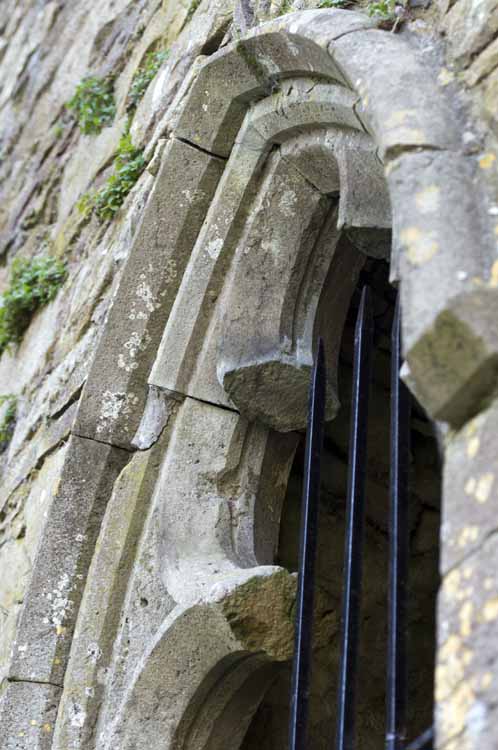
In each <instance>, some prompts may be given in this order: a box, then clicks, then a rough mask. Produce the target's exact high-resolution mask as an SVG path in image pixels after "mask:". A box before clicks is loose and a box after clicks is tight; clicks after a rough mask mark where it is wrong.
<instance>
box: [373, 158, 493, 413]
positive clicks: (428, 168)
mask: <svg viewBox="0 0 498 750" xmlns="http://www.w3.org/2000/svg"><path fill="white" fill-rule="evenodd" d="M476 170H477V165H476V164H475V161H474V159H473V158H472V157H470V156H464V155H460V154H445V153H438V152H431V153H427V152H420V153H409V154H408V153H407V154H402V155H401V156H400V157H399V158H398V159H396V161H395V162H393V164H392V165H391V167H390V168H388V170H387V179H388V182H389V187H390V193H391V200H392V203H393V215H394V216H395V225H394V236H393V265H394V272H393V273H394V276H397V277H398V278H401V299H402V306H403V310H404V311H405V314H404V317H403V349H404V353H405V358H406V361H407V363H408V366H409V368H410V378H411V381H413V382H414V384H415V391H416V393H417V397H418V398H419V400H420V401H421V402H422V404H423V406H424V407H425V408H426V409H427V411H428V412H429V414H430V415H431V416H432V417H433V418H435V419H438V420H443V421H447V422H450V423H452V424H454V425H459V424H462V423H463V422H464V421H465V420H466V419H468V418H469V417H471V416H472V414H475V413H476V412H477V411H478V410H479V408H480V407H481V404H482V400H483V398H485V397H487V395H488V394H489V393H490V390H491V388H492V387H494V385H493V384H494V378H495V372H496V360H497V354H498V334H497V331H496V325H495V323H494V321H495V320H496V316H497V314H498V288H497V287H496V283H497V282H496V280H495V276H496V269H495V267H494V265H492V264H493V263H494V260H495V257H496V239H495V238H493V236H492V233H491V227H490V226H489V224H488V217H487V215H486V212H485V208H486V202H485V199H484V196H482V200H481V201H480V200H479V199H478V196H477V198H476V190H478V188H476V181H477V174H476ZM478 195H479V194H478ZM457 206H458V210H456V208H455V207H457ZM476 237H479V247H478V248H477V247H476Z"/></svg>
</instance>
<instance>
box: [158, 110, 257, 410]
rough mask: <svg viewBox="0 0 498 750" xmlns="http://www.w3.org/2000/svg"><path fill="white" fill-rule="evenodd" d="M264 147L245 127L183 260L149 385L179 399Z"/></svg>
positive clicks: (246, 208)
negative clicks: (189, 250)
mask: <svg viewBox="0 0 498 750" xmlns="http://www.w3.org/2000/svg"><path fill="white" fill-rule="evenodd" d="M269 148H270V146H269V144H268V145H267V144H265V141H264V139H263V138H262V137H261V136H260V135H259V134H258V133H257V132H256V131H255V130H254V128H253V127H252V126H251V124H250V123H246V124H245V125H244V128H243V129H242V130H241V133H240V138H239V143H237V144H236V146H235V147H234V153H233V154H232V158H231V159H230V161H229V163H228V164H227V167H226V169H225V171H224V173H223V176H222V178H221V180H220V183H219V187H218V190H217V193H216V195H215V197H214V199H213V201H212V203H211V205H210V207H209V211H208V214H207V216H206V221H205V223H204V225H203V227H202V229H201V231H200V233H199V237H198V239H197V242H196V244H195V246H194V249H193V251H192V254H191V256H190V258H189V260H188V263H187V267H186V270H185V274H184V277H183V279H182V283H181V285H180V288H179V290H178V294H177V295H176V298H175V302H174V305H173V307H172V310H171V314H170V316H169V318H168V321H167V323H166V326H165V329H164V333H163V337H162V340H161V344H160V347H159V350H158V353H157V358H156V361H155V363H154V366H153V368H152V372H151V374H150V378H149V382H150V383H151V384H152V385H156V386H158V387H160V388H166V389H168V390H169V391H172V392H174V393H177V394H180V395H186V394H188V393H190V391H189V382H190V379H191V377H192V371H193V369H194V367H195V365H196V363H197V358H198V356H199V352H200V349H201V348H202V346H203V344H204V340H205V337H206V329H207V327H208V325H209V322H210V320H211V316H212V313H213V308H214V305H215V303H216V300H217V298H218V296H219V295H220V293H221V290H222V288H223V285H224V282H225V279H226V274H227V270H228V267H229V265H230V262H231V258H232V255H233V252H234V249H235V246H236V243H237V242H238V240H239V238H240V235H241V232H242V230H243V227H244V223H245V221H246V218H247V215H248V213H249V211H250V208H251V205H252V202H253V200H254V195H255V193H256V192H257V189H258V182H259V179H260V172H261V167H262V165H263V164H264V162H265V159H266V156H267V153H268V149H269ZM219 393H220V395H221V403H223V404H225V405H226V404H227V401H226V396H225V394H223V392H222V390H221V389H219ZM192 395H194V394H192ZM219 399H220V396H218V398H217V399H216V398H215V399H212V398H208V399H207V400H213V401H214V403H217V402H219Z"/></svg>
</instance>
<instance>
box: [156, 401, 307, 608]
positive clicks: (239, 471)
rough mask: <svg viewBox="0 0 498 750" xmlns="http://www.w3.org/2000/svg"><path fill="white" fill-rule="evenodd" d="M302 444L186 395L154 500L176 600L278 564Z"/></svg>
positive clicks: (187, 600)
mask: <svg viewBox="0 0 498 750" xmlns="http://www.w3.org/2000/svg"><path fill="white" fill-rule="evenodd" d="M296 443H297V438H296V436H295V435H293V434H291V435H279V434H277V433H274V432H272V431H270V430H268V428H266V427H264V426H262V425H256V424H253V425H251V424H250V423H248V422H247V421H246V420H245V419H243V418H242V417H241V416H240V415H239V414H237V413H236V412H232V411H229V410H227V409H220V408H218V407H216V406H212V405H210V404H205V403H201V402H199V401H196V400H194V399H190V398H187V399H185V401H184V402H183V404H182V405H181V407H180V410H179V413H178V416H177V418H176V420H175V425H174V430H173V433H172V436H171V441H170V445H169V449H168V454H167V456H166V458H165V461H164V463H163V466H162V468H161V474H160V477H159V479H158V483H157V486H156V489H155V499H154V501H153V502H154V503H156V504H158V507H159V508H160V519H159V521H158V523H159V525H160V533H159V538H158V540H157V541H158V542H159V543H160V548H159V550H158V553H157V554H158V555H159V558H160V560H161V570H162V577H163V581H164V583H165V584H166V588H167V590H168V592H169V593H170V594H171V596H173V598H174V599H175V601H176V602H178V603H181V604H182V605H187V604H191V603H193V602H195V601H198V600H199V598H205V597H208V595H209V592H210V591H211V590H212V589H213V587H215V586H216V585H217V583H218V582H221V583H223V582H224V581H227V580H228V579H229V578H230V577H231V576H235V579H236V580H239V579H240V576H241V575H244V576H246V575H248V574H249V570H250V568H252V567H255V566H257V565H271V563H273V560H274V555H275V552H276V548H277V541H278V528H279V522H280V512H281V506H282V502H283V498H284V493H285V486H286V482H287V476H288V472H289V471H290V463H291V461H292V458H293V455H294V451H295V448H296ZM165 498H167V502H165Z"/></svg>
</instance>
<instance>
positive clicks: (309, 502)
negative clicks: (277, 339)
mask: <svg viewBox="0 0 498 750" xmlns="http://www.w3.org/2000/svg"><path fill="white" fill-rule="evenodd" d="M325 385H326V370H325V357H324V351H323V342H322V339H319V341H318V347H317V355H316V359H315V363H314V366H313V372H312V376H311V385H310V402H309V414H308V429H307V434H306V455H305V467H304V482H303V500H302V507H301V532H300V548H299V561H300V564H299V574H298V584H297V598H296V610H297V611H296V635H295V649H294V661H293V665H292V688H291V711H290V727H289V750H306V735H307V724H308V703H309V685H310V676H311V642H312V631H313V601H314V589H315V560H316V546H317V535H318V508H319V499H320V464H321V456H322V447H323V426H324V419H325Z"/></svg>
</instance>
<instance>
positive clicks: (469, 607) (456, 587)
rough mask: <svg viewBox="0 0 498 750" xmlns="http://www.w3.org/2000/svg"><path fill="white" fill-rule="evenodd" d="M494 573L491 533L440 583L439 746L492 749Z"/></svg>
mask: <svg viewBox="0 0 498 750" xmlns="http://www.w3.org/2000/svg"><path fill="white" fill-rule="evenodd" d="M497 571H498V535H497V534H496V532H495V533H494V534H492V535H491V536H490V537H489V538H488V539H487V540H486V541H484V542H483V543H482V544H481V545H480V547H479V548H478V549H477V550H476V551H475V552H474V553H473V554H471V555H469V556H468V557H467V559H466V560H465V561H464V562H462V563H461V564H460V565H458V566H456V567H454V568H453V569H452V570H451V571H450V572H449V573H447V575H446V576H445V578H444V579H443V583H442V586H441V593H440V597H439V606H438V623H439V625H438V630H439V635H438V657H437V669H436V693H435V696H436V732H437V741H438V746H439V747H444V748H451V750H457V748H458V749H460V750H461V749H462V748H465V750H478V749H479V750H493V748H495V747H496V721H497V717H498V713H497V708H496V707H497V702H498V673H497V667H498V664H497V662H498V656H497V653H496V648H495V644H496V631H497V625H498V579H497Z"/></svg>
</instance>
